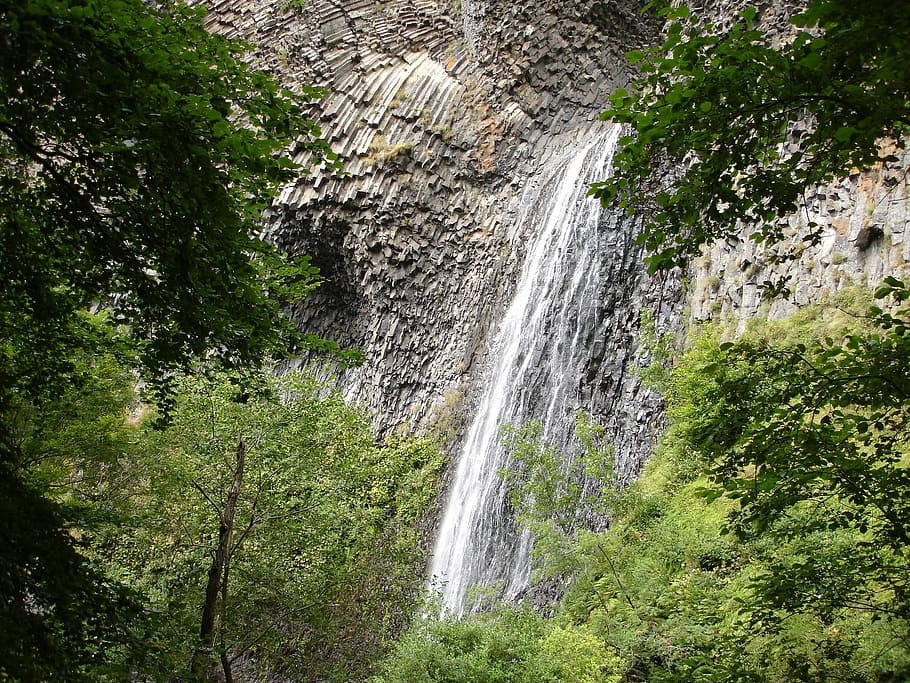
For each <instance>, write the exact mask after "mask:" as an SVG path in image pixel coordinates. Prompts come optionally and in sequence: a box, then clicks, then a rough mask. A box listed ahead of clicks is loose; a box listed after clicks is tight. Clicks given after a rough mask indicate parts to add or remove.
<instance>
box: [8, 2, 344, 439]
mask: <svg viewBox="0 0 910 683" xmlns="http://www.w3.org/2000/svg"><path fill="white" fill-rule="evenodd" d="M203 14H204V8H203V7H202V6H199V7H196V8H189V7H187V6H186V5H184V4H183V3H182V2H181V1H180V0H166V1H165V2H158V3H147V2H142V1H141V0H113V1H111V0H34V1H30V2H25V3H23V2H18V1H16V0H3V1H2V2H0V36H2V37H0V280H2V282H3V283H4V287H3V290H2V294H0V411H5V410H7V408H8V407H9V405H10V403H11V402H12V401H14V400H17V399H16V397H17V396H19V397H24V398H25V399H27V400H30V399H32V398H45V397H47V396H49V395H52V394H53V393H54V392H56V391H59V389H60V386H61V383H62V382H65V381H72V380H73V373H72V363H71V361H70V358H71V356H72V354H73V352H74V351H75V350H79V349H86V350H92V349H98V348H99V347H101V346H103V345H104V344H107V343H109V339H107V338H106V337H105V336H104V335H98V334H97V333H96V332H94V331H92V330H91V329H90V326H89V325H87V324H86V321H85V318H84V316H82V315H81V312H83V311H86V310H87V309H88V308H89V307H92V306H98V305H103V306H104V308H105V309H106V310H107V311H108V312H109V315H108V323H109V327H110V328H111V329H113V330H115V332H116V339H117V342H118V343H119V345H120V347H119V348H120V350H121V352H122V353H123V354H124V355H125V356H127V357H129V358H130V360H131V362H132V363H133V364H135V365H136V366H137V367H139V368H141V369H142V371H143V374H144V376H145V378H146V379H148V380H150V381H151V385H150V386H152V387H153V388H154V389H155V390H156V391H158V393H159V395H160V396H164V395H166V390H165V389H164V387H166V385H167V380H168V378H171V377H172V376H173V374H174V373H175V371H177V370H179V369H181V368H186V367H187V366H189V365H190V364H192V363H194V362H199V361H200V360H203V359H204V360H205V361H206V362H210V363H211V362H217V363H221V364H224V365H227V366H240V365H243V364H249V363H252V364H253V365H254V366H258V364H259V362H260V361H261V358H262V356H263V354H268V353H270V352H272V351H274V350H276V349H287V348H288V347H289V346H293V345H294V344H297V343H301V342H303V341H305V339H304V338H302V336H301V335H299V334H297V333H296V331H295V330H294V328H293V325H291V324H290V323H289V322H288V320H287V318H286V317H285V315H284V314H283V312H282V310H283V309H282V305H283V303H286V302H287V300H288V299H295V300H296V299H298V298H300V297H301V296H302V295H304V294H305V293H306V292H307V291H308V290H309V288H311V287H312V286H313V285H314V284H315V282H316V272H315V270H314V269H313V268H312V267H310V266H309V264H308V261H307V260H306V259H302V260H299V261H297V262H292V260H291V259H289V258H288V257H287V256H286V255H283V254H280V253H279V252H278V251H277V250H276V249H275V248H274V247H273V246H272V245H271V244H269V243H268V242H267V241H266V240H265V239H263V237H262V235H261V230H260V225H259V220H260V212H261V210H262V209H263V208H264V207H265V206H266V204H267V202H268V201H269V200H270V198H271V197H272V193H273V190H274V189H275V187H276V185H277V184H278V183H281V182H284V181H287V180H289V179H291V178H292V177H294V174H296V173H297V170H298V169H296V168H295V165H294V164H293V163H292V162H291V161H290V160H289V159H288V158H287V156H286V155H285V154H283V153H282V150H283V149H284V148H285V147H286V146H287V145H288V144H293V145H296V146H297V148H300V149H307V150H309V151H311V152H312V153H313V155H314V157H315V158H316V159H329V160H330V159H332V155H331V153H330V152H329V151H328V148H327V147H326V145H325V143H324V142H323V141H321V140H320V138H319V128H318V126H316V124H315V123H313V122H312V121H310V120H308V119H306V118H305V117H304V115H303V113H302V107H303V106H304V105H306V104H307V103H309V102H311V101H312V100H313V99H314V98H316V97H318V96H319V94H320V93H319V91H318V90H316V89H312V88H305V89H302V91H301V92H298V93H292V92H290V91H288V90H286V89H284V88H282V87H280V86H279V84H278V83H277V82H276V81H275V79H273V78H271V77H270V76H268V75H266V74H265V73H263V72H260V71H256V70H254V69H253V68H251V67H250V66H249V64H248V62H247V61H246V60H245V59H244V57H243V55H244V52H245V51H246V49H247V46H246V45H244V44H242V43H239V42H237V41H230V40H226V39H224V38H222V37H219V36H216V35H212V34H209V33H208V32H206V31H205V29H204V28H203V23H202V19H203ZM8 445H9V444H6V443H5V444H4V446H8Z"/></svg>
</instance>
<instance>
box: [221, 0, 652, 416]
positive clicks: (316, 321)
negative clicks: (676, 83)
mask: <svg viewBox="0 0 910 683" xmlns="http://www.w3.org/2000/svg"><path fill="white" fill-rule="evenodd" d="M641 4H643V3H642V2H640V1H639V0H540V1H539V2H532V3H517V4H513V3H499V2H484V1H483V0H464V2H462V3H461V5H460V8H459V7H458V5H457V2H448V1H447V0H417V1H416V2H414V1H407V2H405V1H399V0H385V1H382V2H376V1H375V0H373V1H367V0H337V1H336V0H307V2H305V3H298V2H295V1H294V0H272V1H271V2H262V1H261V0H257V1H256V2H252V1H247V0H220V1H214V2H210V3H209V8H210V14H209V23H210V27H211V28H212V29H214V30H217V31H219V32H222V33H225V34H228V35H236V36H241V37H244V38H246V39H247V40H249V41H251V42H253V43H254V44H256V45H258V54H257V59H259V60H260V61H261V62H262V63H263V64H265V65H267V66H269V67H270V68H272V69H274V70H275V71H276V72H278V73H279V74H280V75H281V77H282V79H283V80H284V81H285V83H286V84H288V85H290V86H291V87H294V86H295V85H297V84H309V85H320V86H324V87H326V88H327V90H328V91H329V94H328V95H327V96H326V97H325V98H324V99H323V100H322V101H321V102H320V103H319V105H318V107H317V108H316V110H315V111H314V113H313V116H314V118H316V119H317V120H318V122H319V123H320V125H321V126H322V129H323V132H324V134H325V136H326V137H327V139H328V140H329V141H330V143H331V144H332V146H333V148H334V149H335V150H336V151H337V152H338V153H339V154H340V155H341V157H342V159H343V161H344V173H343V174H338V175H316V176H304V177H303V178H301V180H300V181H299V182H298V183H297V184H296V185H295V186H292V187H287V188H285V189H284V191H283V192H282V193H281V195H280V197H279V198H278V201H277V202H276V205H275V206H274V208H273V211H272V216H271V222H270V228H269V229H270V230H271V232H272V234H273V235H274V237H275V239H276V240H277V241H278V242H280V243H281V244H283V245H286V246H288V247H289V248H291V249H292V250H294V251H297V252H300V253H308V254H311V255H312V256H313V257H314V262H315V263H316V264H317V265H318V266H319V267H320V268H321V271H322V273H323V276H324V279H325V284H324V285H323V287H321V288H320V290H319V292H318V294H317V295H316V296H315V297H313V298H312V299H311V300H308V301H306V302H305V303H304V304H302V305H301V306H300V307H299V309H298V310H297V311H296V313H297V316H298V318H299V320H300V322H301V324H302V325H303V326H305V327H306V328H307V329H310V330H313V331H316V332H319V333H321V334H323V335H325V336H327V337H330V338H333V339H337V340H339V341H340V342H343V343H347V344H352V345H356V346H359V347H360V348H362V349H363V350H364V352H365V353H366V355H367V357H368V359H369V360H368V362H367V363H366V364H365V365H364V366H363V367H361V368H358V369H356V370H352V371H346V372H345V373H343V375H342V376H341V377H340V380H339V381H340V383H341V384H342V386H344V387H345V388H346V390H347V391H348V393H349V395H350V396H351V397H353V398H355V399H356V400H359V401H360V402H362V403H364V404H365V405H366V406H367V407H368V408H369V409H370V410H372V411H373V412H374V414H375V415H376V416H377V417H376V423H377V427H378V428H379V429H380V431H386V430H389V429H391V428H393V427H395V426H397V425H400V424H406V425H409V426H418V427H420V426H426V425H428V424H429V423H431V422H433V421H434V420H438V419H440V418H445V417H446V415H444V413H446V412H451V411H452V409H453V408H454V409H455V412H461V409H460V407H459V405H460V402H461V397H466V399H467V401H468V402H470V401H471V400H472V396H471V394H470V390H469V387H470V386H471V379H472V377H473V376H474V375H476V374H477V373H479V372H482V368H483V366H484V364H483V362H482V361H483V350H484V341H485V340H486V339H487V338H488V336H489V330H490V326H491V324H493V322H494V321H495V320H496V318H497V315H498V314H499V313H500V312H501V311H502V309H503V306H504V304H505V302H506V301H507V299H508V294H509V292H510V291H511V289H512V287H513V286H514V278H515V275H516V272H517V268H518V266H519V265H520V261H521V258H522V256H523V249H524V244H525V243H526V240H527V237H528V236H527V235H522V234H517V232H516V230H517V228H516V220H515V219H516V215H517V212H518V211H519V201H520V197H521V195H522V192H523V191H524V189H525V188H526V187H528V186H529V185H530V184H533V183H534V182H535V181H536V180H537V179H538V176H539V174H540V170H541V168H542V166H543V161H544V160H545V159H547V158H549V157H550V156H551V155H553V154H555V153H558V152H564V151H565V150H566V149H567V148H572V147H575V146H579V145H582V144H583V143H584V142H585V141H587V140H590V139H592V137H593V136H596V135H597V134H599V133H600V132H602V130H603V126H604V125H605V124H603V123H600V122H599V121H597V114H598V112H599V111H600V109H601V108H602V107H603V103H604V102H605V101H606V98H607V96H608V94H609V93H610V92H611V91H612V90H613V89H615V88H616V87H618V86H620V85H623V84H625V82H626V81H627V77H626V73H625V70H624V67H623V66H622V60H621V59H620V55H621V54H622V53H623V52H624V51H626V50H628V49H630V48H631V47H632V46H633V45H635V44H637V43H638V42H640V41H641V40H642V38H643V36H645V35H646V34H647V33H648V32H650V31H651V30H653V28H654V27H653V26H650V25H648V24H647V22H644V21H643V19H642V17H641V15H640V14H639V10H640V5H641ZM618 248H620V249H622V250H623V254H624V258H626V260H627V261H629V262H630V263H631V264H635V263H637V259H636V258H635V256H634V255H632V254H631V253H630V250H631V247H630V245H628V244H623V245H621V246H619V247H618ZM632 270H633V271H634V273H635V274H634V275H630V273H624V274H623V275H622V277H621V287H620V289H621V290H623V291H622V292H621V293H612V294H608V295H607V296H608V297H609V299H610V300H609V305H610V306H611V308H612V307H615V308H617V310H619V309H623V310H628V314H629V317H630V320H628V321H625V322H624V323H623V325H625V326H628V325H632V327H634V325H635V320H636V318H637V310H638V307H639V306H640V304H638V303H634V304H632V303H630V302H624V301H615V300H614V299H617V298H619V299H624V298H626V297H628V296H630V295H631V293H632V290H634V289H636V287H635V286H634V283H635V282H637V281H638V277H639V274H638V267H637V265H633V266H632ZM627 332H628V334H625V336H624V337H622V338H623V342H622V344H621V346H622V347H623V348H621V349H618V351H619V352H620V354H621V355H620V356H618V357H616V358H611V359H605V360H604V366H605V367H607V368H610V372H611V373H613V374H612V375H611V377H612V376H613V375H615V374H617V373H618V374H619V375H623V374H624V373H625V365H626V364H627V362H628V359H629V358H630V357H631V356H632V355H634V354H632V352H631V346H632V342H631V337H632V329H631V328H629V329H628V330H627ZM620 336H622V335H620ZM601 347H602V348H604V349H605V350H604V353H605V354H606V353H608V352H609V350H608V349H606V345H604V344H601ZM614 365H618V366H619V367H618V368H616V367H613V366H614ZM611 381H612V380H611ZM615 388H616V387H614V389H615ZM588 393H589V394H590V393H591V391H590V390H589V391H588ZM604 401H605V402H609V400H608V399H606V398H604V399H602V402H604Z"/></svg>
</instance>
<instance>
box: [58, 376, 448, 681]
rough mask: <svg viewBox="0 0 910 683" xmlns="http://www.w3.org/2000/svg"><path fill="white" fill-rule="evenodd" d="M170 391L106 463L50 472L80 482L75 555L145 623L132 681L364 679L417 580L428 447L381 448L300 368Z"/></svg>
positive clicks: (431, 456) (431, 471)
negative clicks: (136, 677) (242, 674)
mask: <svg viewBox="0 0 910 683" xmlns="http://www.w3.org/2000/svg"><path fill="white" fill-rule="evenodd" d="M174 398H175V402H174V405H173V407H172V414H171V421H170V425H169V426H168V427H167V428H166V429H163V430H162V429H155V428H154V427H153V426H152V424H153V423H154V421H155V416H154V414H148V415H146V416H145V417H144V418H142V421H143V424H141V425H138V426H137V425H133V426H132V427H130V428H128V431H130V434H131V443H127V444H125V445H124V446H123V451H122V452H121V453H120V455H119V457H117V458H114V459H113V460H98V459H96V458H95V454H94V453H93V451H91V450H90V449H89V450H87V451H85V452H83V456H82V457H80V458H78V459H76V460H74V461H69V462H63V463H58V464H56V465H54V466H52V467H50V474H51V475H53V473H54V472H56V471H59V472H60V473H61V474H60V475H58V476H60V477H62V478H63V479H64V481H65V480H66V477H67V473H68V472H72V471H73V470H77V471H79V472H81V473H82V478H83V480H84V482H85V484H84V485H82V486H80V487H79V488H78V490H75V491H71V495H73V496H74V497H75V498H76V499H78V500H79V501H80V503H81V504H82V505H84V506H87V507H88V508H89V509H91V510H92V512H93V517H94V519H95V523H94V524H92V525H91V526H88V525H87V526H86V527H83V528H81V529H80V530H79V531H80V535H82V536H83V537H84V538H86V549H85V553H86V554H87V556H88V557H89V558H91V559H92V560H94V561H95V562H96V563H97V564H98V565H100V566H104V567H107V572H108V578H109V580H110V581H111V582H113V583H115V584H122V585H125V586H126V587H128V589H129V590H130V591H131V592H132V594H135V595H138V596H141V598H142V599H143V601H144V605H145V606H146V608H147V609H148V610H149V611H150V612H151V613H152V614H155V615H158V616H157V617H156V618H155V619H154V623H153V624H152V625H151V626H152V628H151V629H150V630H151V632H150V634H149V635H148V637H147V639H146V642H145V648H146V655H147V656H146V659H147V661H145V662H141V661H139V662H135V663H134V667H135V670H136V671H138V672H141V673H142V675H144V676H148V677H151V678H152V679H153V680H164V679H167V677H168V676H169V675H172V674H175V673H180V672H186V673H187V675H189V676H191V678H192V679H193V680H200V681H202V680H209V679H210V678H211V677H212V676H214V675H215V671H216V670H220V671H221V673H222V675H223V677H224V678H225V679H226V680H231V678H232V673H233V671H234V670H243V671H246V672H249V671H251V670H253V669H254V668H255V669H259V670H261V671H275V670H276V669H277V670H281V671H284V672H285V673H287V674H289V675H290V674H291V673H293V675H294V676H295V677H297V678H299V679H300V680H326V679H327V678H328V677H329V676H335V678H332V679H331V680H336V679H337V680H351V679H358V678H362V677H363V675H364V670H365V669H367V668H368V667H369V665H370V663H371V658H373V657H375V656H376V655H378V653H379V652H380V651H381V649H382V647H383V646H384V644H385V639H387V638H389V637H390V636H391V635H394V634H396V633H397V631H398V630H399V629H400V628H401V627H402V625H403V623H404V622H406V621H407V619H408V618H409V614H410V610H411V607H412V605H413V602H414V594H415V592H416V590H417V589H418V587H419V585H420V582H421V577H422V570H423V558H422V556H421V553H420V552H419V551H418V550H416V547H417V543H418V536H419V524H420V523H421V521H422V519H423V516H424V514H425V513H426V511H427V510H428V509H429V507H430V505H431V504H432V502H433V500H434V499H435V494H436V491H437V487H438V481H439V476H440V472H441V469H442V460H441V455H440V454H439V451H438V448H437V447H436V446H435V444H433V443H430V442H428V441H423V440H419V439H398V440H393V441H390V442H388V443H385V444H382V445H377V444H376V443H375V442H374V438H373V435H372V432H371V429H370V424H369V420H368V419H367V416H366V414H365V413H364V412H363V411H361V410H359V409H356V408H353V407H350V406H348V405H346V404H345V402H344V401H343V399H342V398H341V397H340V395H339V394H338V393H337V392H332V391H330V390H328V389H327V388H326V387H324V386H322V385H320V384H319V383H318V382H316V381H313V380H310V379H306V378H303V377H300V376H298V375H297V374H296V373H290V374H287V375H285V376H284V377H282V378H276V377H274V376H272V375H271V374H270V373H263V374H261V375H260V376H259V377H258V381H257V382H256V383H255V384H253V383H250V382H249V381H247V382H245V383H241V381H240V378H239V377H238V376H237V375H236V374H220V375H216V376H212V377H208V378H205V377H188V378H183V379H181V380H180V381H179V382H178V383H177V385H176V393H175V394H174ZM121 421H122V420H121ZM134 422H135V420H134ZM61 485H63V486H65V485H66V484H65V483H63V484H61ZM354 625H357V628H355V627H354ZM356 631H363V632H364V633H363V634H360V633H356ZM349 641H351V642H349ZM333 667H335V668H336V669H337V670H336V671H334V672H333V671H332V668H333Z"/></svg>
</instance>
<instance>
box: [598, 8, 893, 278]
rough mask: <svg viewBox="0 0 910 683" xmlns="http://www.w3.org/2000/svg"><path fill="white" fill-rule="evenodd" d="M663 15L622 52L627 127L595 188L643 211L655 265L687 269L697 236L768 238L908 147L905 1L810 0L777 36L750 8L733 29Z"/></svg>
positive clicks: (616, 113)
mask: <svg viewBox="0 0 910 683" xmlns="http://www.w3.org/2000/svg"><path fill="white" fill-rule="evenodd" d="M656 4H657V5H658V6H663V3H656ZM661 11H662V13H663V14H664V15H665V16H666V17H667V19H668V28H667V39H666V40H665V41H664V43H663V44H662V45H660V46H657V47H654V48H651V49H647V50H643V51H635V52H632V53H630V54H629V58H630V60H631V61H632V62H633V63H635V64H637V66H638V68H639V69H640V71H641V75H640V77H639V78H638V79H637V80H636V81H635V82H634V84H633V90H632V92H631V93H630V92H628V91H626V90H624V89H623V90H618V91H616V92H615V93H614V94H613V95H612V97H611V98H610V104H611V108H610V109H609V110H607V111H606V112H604V113H603V118H604V119H612V120H615V121H618V122H621V123H625V124H628V125H630V126H631V129H632V133H631V134H630V135H628V136H626V137H624V138H622V140H621V141H620V145H621V149H620V151H619V152H618V154H617V155H616V158H615V161H614V165H615V169H616V170H615V173H614V176H613V177H612V178H611V179H609V180H606V181H603V182H600V183H596V184H595V185H594V187H593V188H592V193H593V194H594V195H595V196H597V197H599V198H600V199H601V201H602V202H604V203H610V202H612V201H614V200H617V199H618V200H619V202H620V204H621V205H622V206H625V207H627V208H633V209H635V210H636V211H641V212H642V213H643V214H644V215H645V217H646V219H645V226H644V230H643V232H642V235H641V237H640V240H641V242H643V243H644V245H645V247H646V249H647V250H648V252H649V255H648V257H647V259H646V261H647V263H648V266H649V269H650V271H651V272H656V271H659V270H667V269H670V268H673V267H677V266H685V265H686V263H687V261H688V259H689V258H690V257H692V256H694V255H697V254H698V252H699V249H700V248H701V246H702V245H704V244H709V243H711V242H713V241H715V240H718V239H721V238H724V237H731V236H734V237H735V236H736V235H737V234H738V233H739V232H740V231H741V230H742V229H744V227H748V228H749V229H751V230H752V231H753V232H752V234H751V238H752V239H753V240H756V241H757V242H764V243H766V244H768V245H769V246H774V245H775V244H777V243H778V242H780V241H781V240H782V238H783V224H782V223H781V221H780V220H779V219H781V218H783V217H785V216H787V215H789V214H791V213H793V212H794V211H796V210H797V209H798V208H799V207H800V202H801V198H802V196H803V192H804V191H805V190H806V189H807V188H809V187H811V186H813V185H815V184H819V183H825V182H828V181H831V180H834V179H835V178H838V177H842V176H844V175H845V174H847V173H849V172H850V171H851V170H852V169H854V168H858V169H865V168H869V167H870V166H872V165H873V164H876V163H885V164H888V163H893V162H894V161H896V157H895V154H896V153H897V152H898V151H900V150H902V149H904V148H905V146H906V133H907V132H908V127H910V49H908V45H910V6H908V5H907V4H906V3H899V2H890V1H889V0H871V1H870V2H864V3H861V4H860V3H855V2H851V1H849V0H810V2H809V3H808V5H807V7H806V9H805V11H803V12H800V13H797V14H795V15H794V16H793V17H792V19H791V21H792V26H791V27H790V29H791V30H784V31H783V34H781V33H780V32H772V31H771V30H770V29H761V28H759V27H758V26H757V24H756V18H757V12H756V10H755V9H753V8H750V9H747V10H745V11H744V12H743V14H742V15H741V16H740V17H739V19H738V20H737V21H735V22H734V23H733V25H732V27H731V28H730V29H729V30H727V31H720V30H718V29H716V28H715V27H713V26H711V25H707V26H703V25H701V24H700V22H699V20H698V18H697V17H696V16H695V15H693V14H692V13H691V12H690V11H689V10H688V9H687V8H686V7H684V6H683V7H670V6H663V9H662V10H661ZM671 168H672V169H673V170H672V171H670V170H669V169H671ZM668 176H669V177H670V179H669V180H668V179H667V177H668ZM810 227H811V229H810V231H809V232H808V234H806V235H805V236H804V237H803V239H804V240H805V241H806V242H807V243H810V244H811V243H816V242H817V241H818V240H819V239H820V230H821V226H815V225H813V226H810ZM791 255H792V254H789V255H788V254H787V253H785V252H780V251H779V252H778V253H777V255H776V258H777V259H780V260H783V259H786V258H788V257H789V256H791ZM769 284H773V283H769ZM777 289H778V291H780V288H777Z"/></svg>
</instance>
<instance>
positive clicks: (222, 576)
mask: <svg viewBox="0 0 910 683" xmlns="http://www.w3.org/2000/svg"><path fill="white" fill-rule="evenodd" d="M245 460H246V446H244V444H243V437H240V438H238V439H237V465H236V467H235V469H234V480H233V481H232V482H231V488H230V490H229V491H228V496H227V500H226V501H225V504H224V510H221V511H220V512H219V519H218V548H217V549H216V550H215V554H214V555H213V557H212V564H211V566H210V567H209V579H208V583H207V584H206V587H205V602H204V604H203V606H202V623H201V625H200V628H199V645H198V646H197V647H196V651H195V652H194V653H193V662H192V666H191V671H192V674H193V679H194V680H196V681H205V680H209V679H210V678H211V673H212V668H213V664H212V653H213V652H214V649H215V638H216V635H217V631H218V625H217V618H216V617H217V614H218V596H219V594H222V591H224V593H223V594H224V595H225V596H226V595H227V586H226V580H227V575H226V574H227V572H226V568H227V567H229V566H230V559H231V535H232V533H233V529H234V512H235V511H236V509H237V498H238V497H239V496H240V487H241V486H242V484H243V467H244V461H245ZM222 661H225V660H224V659H222ZM229 670H230V666H228V667H227V669H226V671H225V673H227V672H228V671H229Z"/></svg>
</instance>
